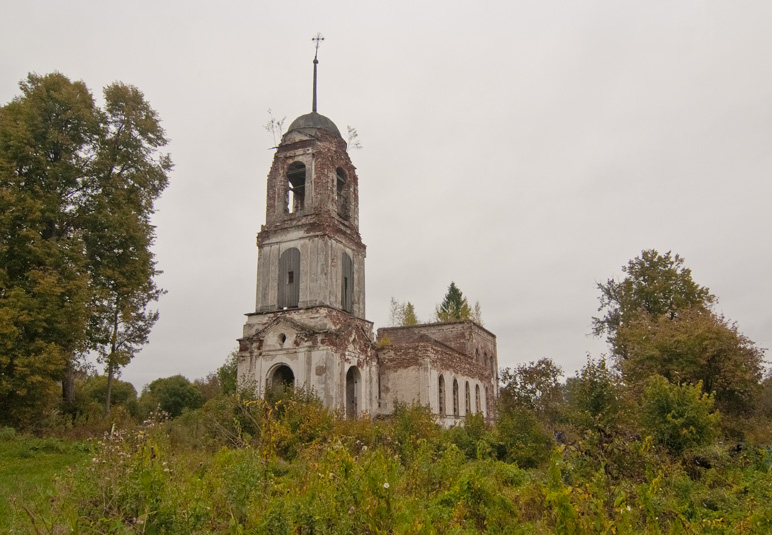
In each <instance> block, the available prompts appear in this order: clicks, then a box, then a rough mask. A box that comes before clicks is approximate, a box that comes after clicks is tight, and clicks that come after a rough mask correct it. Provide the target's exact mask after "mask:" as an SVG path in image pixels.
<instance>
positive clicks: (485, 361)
mask: <svg viewBox="0 0 772 535" xmlns="http://www.w3.org/2000/svg"><path fill="white" fill-rule="evenodd" d="M483 366H484V367H485V369H486V370H487V369H488V352H487V351H486V352H485V353H483Z"/></svg>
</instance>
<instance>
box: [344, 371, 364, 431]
mask: <svg viewBox="0 0 772 535" xmlns="http://www.w3.org/2000/svg"><path fill="white" fill-rule="evenodd" d="M360 378H361V374H360V373H359V368H357V367H356V366H352V367H350V368H349V369H348V372H347V373H346V418H356V417H357V416H359V383H360Z"/></svg>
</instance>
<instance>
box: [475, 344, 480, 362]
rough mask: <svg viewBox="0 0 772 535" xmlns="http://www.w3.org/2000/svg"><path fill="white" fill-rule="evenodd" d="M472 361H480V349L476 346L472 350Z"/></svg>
mask: <svg viewBox="0 0 772 535" xmlns="http://www.w3.org/2000/svg"><path fill="white" fill-rule="evenodd" d="M474 361H475V362H476V363H477V364H479V363H480V349H479V348H477V349H475V350H474Z"/></svg>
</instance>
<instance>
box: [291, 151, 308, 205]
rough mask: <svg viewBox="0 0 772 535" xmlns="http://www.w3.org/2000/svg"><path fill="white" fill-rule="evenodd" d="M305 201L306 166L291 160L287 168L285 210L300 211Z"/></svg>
mask: <svg viewBox="0 0 772 535" xmlns="http://www.w3.org/2000/svg"><path fill="white" fill-rule="evenodd" d="M305 202H306V166H305V164H304V163H302V162H293V163H291V164H290V166H289V167H288V168H287V211H288V212H289V213H290V214H294V213H296V212H300V211H302V210H303V206H304V205H305Z"/></svg>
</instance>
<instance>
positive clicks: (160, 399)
mask: <svg viewBox="0 0 772 535" xmlns="http://www.w3.org/2000/svg"><path fill="white" fill-rule="evenodd" d="M139 403H140V412H141V413H142V415H143V416H144V415H147V414H149V413H150V412H152V411H154V410H155V409H156V408H158V407H160V408H161V410H162V411H164V412H166V413H168V414H169V416H170V417H172V418H176V417H177V416H179V415H181V414H182V411H183V410H185V409H198V408H199V407H201V406H202V405H203V404H204V398H203V397H202V396H201V393H200V392H199V391H198V389H197V388H196V387H195V386H194V385H193V384H192V383H191V382H190V381H188V380H187V379H186V378H185V377H183V376H182V375H174V376H172V377H166V378H164V379H156V380H155V381H153V382H152V383H150V384H149V385H148V386H146V387H145V388H144V389H143V390H142V396H141V397H140V400H139Z"/></svg>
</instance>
